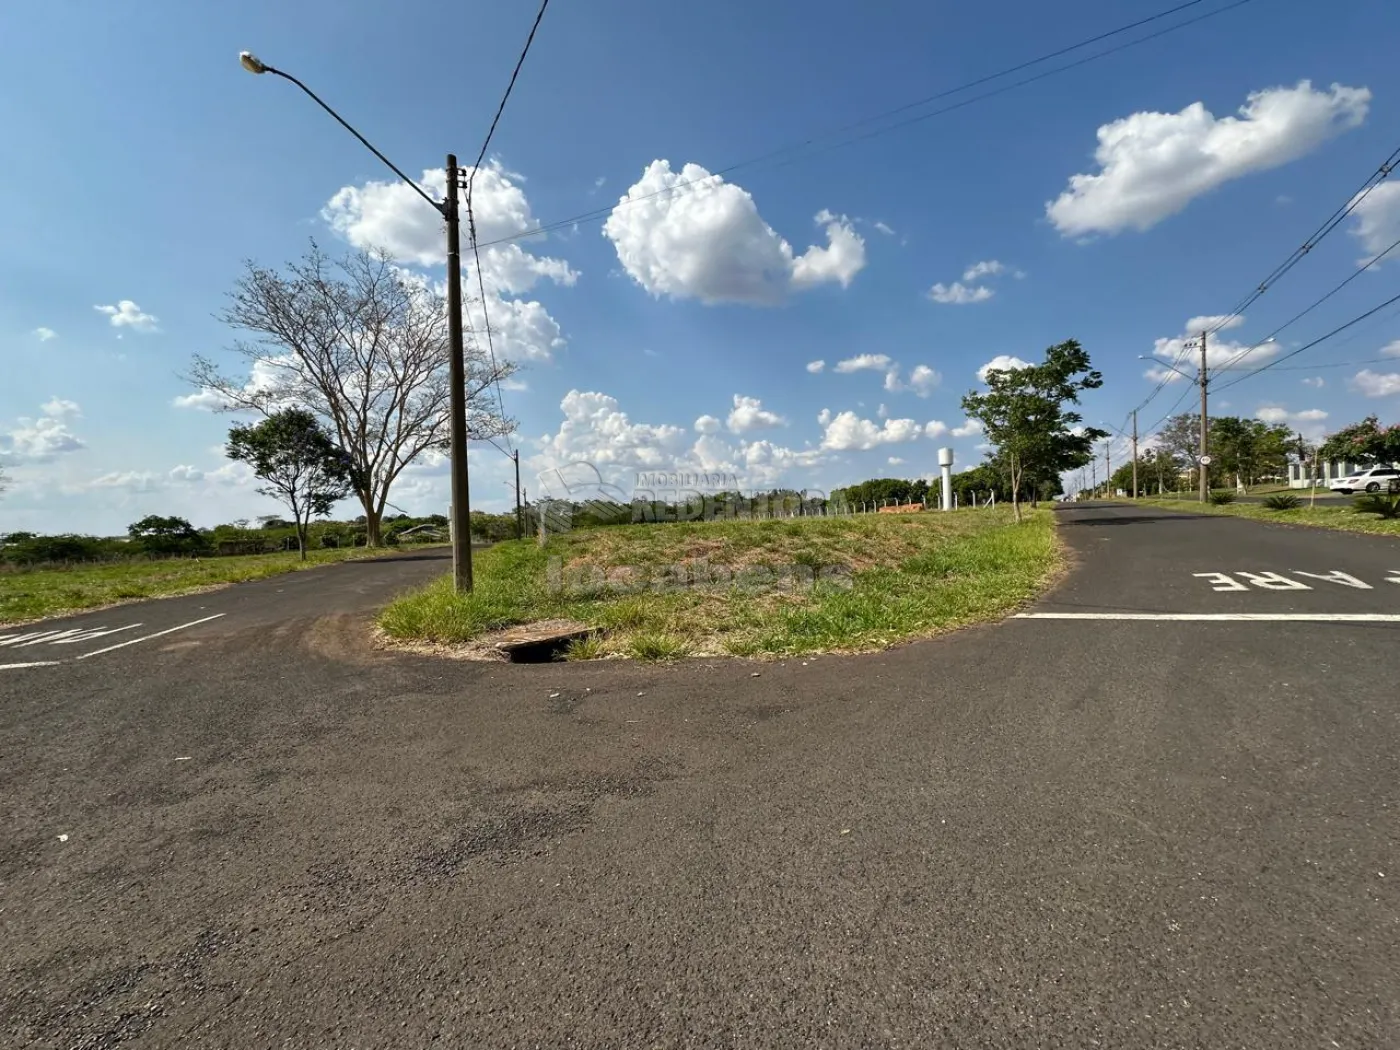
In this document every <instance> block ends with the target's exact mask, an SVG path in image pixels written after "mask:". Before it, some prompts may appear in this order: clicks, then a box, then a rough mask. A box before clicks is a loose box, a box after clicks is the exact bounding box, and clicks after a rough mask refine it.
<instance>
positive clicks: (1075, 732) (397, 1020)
mask: <svg viewBox="0 0 1400 1050" xmlns="http://www.w3.org/2000/svg"><path fill="white" fill-rule="evenodd" d="M1060 513H1061V514H1062V516H1063V525H1064V532H1063V535H1064V537H1065V539H1066V540H1067V541H1068V542H1069V544H1070V545H1071V547H1072V549H1073V551H1074V555H1075V560H1076V563H1077V564H1076V568H1075V570H1074V572H1073V573H1072V574H1071V575H1070V576H1069V577H1068V579H1067V580H1066V581H1065V582H1064V583H1063V584H1062V585H1061V586H1060V587H1059V588H1058V589H1057V590H1056V591H1055V592H1053V593H1052V594H1051V595H1050V596H1049V597H1048V598H1047V599H1046V600H1045V601H1044V602H1042V603H1041V604H1039V605H1038V606H1036V607H1034V608H1032V609H1030V610H1028V611H1027V612H1028V613H1029V614H1030V615H1033V616H1036V615H1054V616H1057V617H1075V618H1067V619H1034V618H1033V619H1015V620H1011V621H1008V622H1007V623H1005V624H1002V625H1000V626H995V627H987V628H981V629H976V630H970V631H965V632H962V633H960V634H957V635H954V636H950V637H947V638H943V639H937V640H934V641H931V642H926V643H920V644H916V645H909V646H906V647H903V648H900V649H898V650H895V651H891V652H888V653H884V654H880V655H876V656H867V657H860V658H836V657H823V658H820V659H816V660H807V661H801V660H797V661H789V662H787V663H783V664H776V663H770V664H761V665H755V664H750V663H744V662H740V661H727V660H726V661H721V660H715V661H702V662H697V663H689V664H683V665H679V666H675V667H670V668H656V667H646V666H633V665H626V664H615V663H605V664H592V665H521V666H514V665H483V664H467V663H460V662H454V661H450V660H445V659H437V658H427V657H413V656H403V655H395V654H388V653H383V652H375V651H367V650H366V649H365V648H364V645H363V630H364V626H363V625H364V621H365V617H366V615H367V612H368V610H369V608H370V607H371V606H372V605H374V604H375V603H376V602H378V601H380V600H382V599H383V597H384V596H385V595H386V594H387V593H388V592H389V591H390V590H392V589H393V586H395V585H396V583H395V581H393V580H392V579H390V578H389V577H390V576H391V575H392V573H391V569H390V566H388V565H379V567H378V569H377V570H376V569H373V568H369V566H374V565H376V564H378V563H362V564H363V565H364V566H365V567H366V573H367V575H366V577H365V578H366V580H368V579H370V576H369V574H372V573H375V572H376V571H377V572H378V573H381V574H384V575H383V576H375V577H374V579H377V580H380V583H379V584H378V585H367V586H366V588H365V590H364V592H363V593H362V594H359V595H356V594H349V593H346V591H345V590H344V589H341V590H339V591H337V592H335V593H334V596H331V594H332V590H333V589H334V588H342V585H343V584H344V582H345V581H344V580H342V579H341V578H339V577H338V576H337V575H335V574H338V573H340V572H341V571H342V570H341V568H340V567H337V568H336V569H335V570H333V571H328V572H327V573H326V574H325V575H324V577H322V576H321V574H319V573H315V572H313V573H307V574H304V576H305V578H308V579H309V581H310V585H309V586H308V587H307V589H306V590H305V591H304V592H300V593H301V596H299V597H288V594H289V592H288V591H286V590H285V589H284V591H283V593H282V595H281V596H280V597H274V596H273V595H264V596H263V597H262V599H247V598H246V595H247V593H248V592H250V591H252V589H253V588H254V587H258V586H262V585H248V587H246V588H235V589H232V590H230V591H225V592H219V593H218V594H213V595H203V596H200V598H199V600H200V601H201V602H203V603H204V607H203V608H199V607H190V608H187V609H184V610H183V611H181V612H180V614H179V615H188V616H190V618H191V619H192V620H193V619H198V618H199V617H196V616H194V615H193V614H194V613H195V612H199V613H202V614H203V615H213V614H214V613H217V612H218V611H220V610H224V609H226V608H228V610H229V611H228V615H227V616H225V617H223V618H221V619H220V620H213V621H208V622H207V623H204V624H200V625H198V626H194V627H188V628H185V629H182V630H178V631H175V632H172V633H171V634H168V635H163V636H161V637H158V638H153V639H151V640H149V641H143V642H139V643H137V644H133V645H130V646H127V647H125V648H122V649H118V650H112V651H109V652H106V653H102V654H100V655H96V656H93V657H90V658H86V659H82V660H78V659H76V658H75V657H74V658H70V657H64V658H63V659H62V662H59V663H56V664H48V663H46V662H45V663H44V666H36V667H23V668H16V669H10V670H0V793H2V794H0V797H3V799H4V809H5V812H4V823H3V831H2V832H0V922H2V923H3V944H4V951H3V953H0V1043H4V1044H5V1045H7V1046H8V1045H14V1046H37V1047H114V1046H139V1047H143V1048H144V1047H181V1048H186V1047H191V1046H198V1047H239V1048H246V1047H271V1046H279V1047H337V1048H340V1047H358V1048H365V1047H385V1048H389V1047H392V1048H396V1050H403V1048H416V1047H438V1046H441V1047H463V1046H481V1047H547V1048H551V1050H553V1048H565V1047H599V1048H602V1047H609V1048H613V1047H642V1046H645V1047H655V1046H675V1047H725V1048H731V1047H802V1048H809V1047H827V1046H831V1047H861V1048H864V1047H877V1046H879V1047H945V1046H946V1047H1037V1048H1040V1047H1074V1048H1086V1047H1104V1048H1131V1047H1202V1048H1211V1050H1216V1048H1225V1047H1230V1048H1233V1047H1247V1048H1253V1047H1259V1048H1265V1047H1267V1048H1279V1047H1310V1048H1311V1047H1324V1048H1326V1047H1333V1046H1336V1047H1343V1048H1384V1047H1393V1046H1400V892H1397V881H1400V863H1397V861H1398V860H1400V852H1397V846H1398V845H1400V819H1398V818H1400V776H1397V774H1400V689H1397V687H1396V679H1395V669H1396V667H1397V657H1396V653H1397V641H1400V623H1397V622H1396V619H1400V543H1396V542H1394V541H1387V540H1383V539H1375V538H1371V537H1363V536H1355V535H1343V534H1332V533H1326V532H1321V531H1314V530H1304V529H1291V528H1287V527H1284V526H1270V525H1261V524H1257V523H1251V522H1246V521H1241V520H1236V519H1228V518H1220V517H1200V518H1196V517H1188V516H1178V515H1170V514H1166V513H1164V512H1162V511H1156V510H1153V511H1148V510H1135V509H1129V508H1116V507H1107V506H1095V505H1076V506H1073V507H1070V508H1066V509H1064V510H1062V511H1061V512H1060ZM344 568H345V569H351V568H352V567H351V566H345V567H344ZM402 568H404V569H407V570H411V571H410V572H408V573H407V574H406V575H412V572H413V571H422V569H423V566H421V565H409V564H406V565H404V566H402ZM1305 573H1311V574H1312V575H1303V574H1305ZM1247 574H1252V575H1247ZM1342 574H1344V575H1342ZM289 579H292V578H289ZM295 579H296V580H297V583H296V584H295V585H293V586H300V585H301V583H302V579H303V578H302V577H297V578H295ZM318 580H323V581H324V582H317V581H318ZM322 588H325V590H323V589H322ZM1301 588H1307V589H1306V590H1304V589H1301ZM189 601H193V599H190V600H189ZM224 602H230V603H235V604H236V603H238V602H244V603H245V605H244V608H243V610H242V613H241V615H243V616H244V617H245V619H243V620H241V621H237V622H235V620H234V612H233V610H232V608H231V607H229V606H226V605H224V604H221V603H224ZM156 607H161V608H160V611H161V614H164V613H165V612H168V611H171V610H179V609H180V608H181V607H180V606H179V605H178V603H177V602H176V601H172V602H162V603H150V604H148V605H142V606H132V607H129V608H128V609H125V610H113V611H112V612H111V613H109V614H97V615H96V616H95V617H93V618H84V622H87V623H95V622H98V621H101V622H102V623H106V622H107V621H108V620H110V621H111V622H112V623H113V624H117V621H119V620H121V619H122V616H117V615H115V614H116V613H121V614H122V615H123V616H124V615H126V614H130V615H132V616H134V617H137V618H139V619H141V620H143V621H144V622H149V623H150V624H151V625H155V624H157V623H158V622H160V623H164V622H166V621H163V620H158V617H157V613H156V612H155V611H153V610H154V609H155V608H156ZM254 607H256V608H254ZM1163 616H1192V617H1200V616H1217V617H1225V616H1228V617H1241V616H1270V617H1280V616H1293V617H1297V616H1306V617H1310V619H1307V620H1278V619H1273V620H1264V621H1260V620H1241V619H1216V620H1199V619H1186V620H1182V619H1161V618H1153V619H1142V618H1140V617H1163ZM1358 616H1360V617H1373V618H1375V619H1364V620H1357V619H1350V620H1348V619H1331V620H1327V619H1322V618H1323V617H1358ZM1082 617H1096V618H1093V619H1085V618H1082ZM1097 617H1109V618H1106V619H1101V618H1097ZM1124 617H1129V618H1124ZM1381 617H1392V619H1389V620H1386V619H1379V618H1381ZM175 619H178V616H177V617H175ZM45 626H49V625H45ZM52 626H55V627H60V628H61V627H62V624H54V625H52ZM143 633H144V632H143ZM6 637H7V636H5V635H0V645H3V644H4V643H5V638H6ZM69 637H74V636H69ZM76 637H79V638H82V637H84V636H82V635H79V636H76ZM109 637H111V638H123V637H124V636H123V635H113V636H109ZM61 640H62V639H60V641H61ZM104 641H108V639H107V638H99V639H96V640H95V641H88V642H79V643H78V644H76V645H74V646H71V647H69V648H73V649H80V650H84V651H91V650H92V647H93V646H96V647H97V648H102V647H103V646H101V645H98V644H97V643H98V642H104ZM108 644H112V643H111V642H108ZM59 648H60V647H59V646H57V645H53V644H51V643H48V642H45V641H43V640H42V639H41V640H40V642H39V643H37V644H34V645H32V646H27V647H26V648H25V649H23V650H21V651H20V655H21V656H23V657H24V660H20V659H19V657H16V656H15V655H14V654H15V648H14V645H13V644H12V645H10V646H9V647H8V648H0V654H3V655H0V663H3V662H4V661H6V660H12V661H14V662H31V661H32V662H44V661H46V659H48V658H49V654H48V652H46V651H57V650H58V649H59ZM65 651H66V650H65ZM755 673H757V675H758V677H754V675H755Z"/></svg>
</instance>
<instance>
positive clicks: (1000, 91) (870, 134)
mask: <svg viewBox="0 0 1400 1050" xmlns="http://www.w3.org/2000/svg"><path fill="white" fill-rule="evenodd" d="M1251 2H1252V0H1235V2H1234V3H1232V4H1227V5H1226V6H1224V7H1221V8H1217V9H1216V10H1214V11H1208V12H1206V13H1205V14H1202V15H1197V16H1196V17H1195V18H1188V19H1187V20H1186V21H1184V22H1178V23H1177V24H1175V25H1171V26H1167V27H1166V28H1165V29H1159V30H1157V31H1156V32H1155V33H1149V34H1147V35H1146V36H1143V37H1138V38H1137V39H1136V40H1129V41H1127V42H1126V43H1122V44H1118V45H1116V46H1114V47H1110V48H1106V49H1104V50H1103V51H1097V52H1095V53H1094V54H1092V55H1086V56H1085V57H1084V58H1081V59H1077V60H1075V61H1074V62H1069V63H1066V64H1065V65H1063V66H1056V67H1055V68H1054V69H1048V70H1046V71H1045V72H1044V73H1037V74H1036V75H1035V76H1032V77H1026V78H1024V79H1022V80H1017V81H1015V82H1013V83H1011V84H1007V85H1005V86H1003V87H999V88H996V89H995V90H993V91H987V92H984V93H982V94H980V95H974V96H973V97H972V98H968V99H963V100H962V101H961V102H955V103H953V104H952V105H951V106H944V107H943V108H942V109H935V110H932V111H930V112H928V113H920V114H919V115H918V116H915V117H908V118H906V119H904V120H901V121H897V122H896V123H894V124H890V125H887V126H886V127H883V128H876V129H874V130H873V131H867V132H865V133H864V134H861V135H856V136H854V137H852V138H848V139H844V140H842V141H840V142H835V143H832V144H831V145H828V146H824V147H822V149H821V150H819V151H817V152H826V151H827V150H833V149H839V148H840V147H842V146H850V145H853V144H855V143H857V142H864V141H865V140H866V139H871V138H875V137H877V136H879V135H884V134H886V133H888V132H891V131H896V130H898V129H899V128H904V127H908V126H910V125H911V124H918V123H920V122H922V121H925V120H928V119H930V118H931V117H938V116H942V115H944V114H945V113H952V112H953V111H954V110H958V109H962V108H964V107H966V106H970V105H972V104H973V103H974V102H982V101H984V100H986V99H989V98H995V97H996V96H997V95H1004V94H1005V93H1006V92H1008V91H1012V90H1014V89H1016V88H1019V87H1025V86H1026V85H1028V84H1034V83H1037V82H1038V81H1041V80H1045V79H1047V78H1049V77H1053V76H1057V75H1059V74H1060V73H1067V72H1069V71H1070V70H1071V69H1077V68H1079V67H1080V66H1084V65H1088V64H1089V63H1090V62H1096V61H1098V60H1099V59H1101V58H1107V57H1108V56H1109V55H1115V54H1117V53H1118V52H1120V51H1126V50H1127V49H1128V48H1131V47H1137V46H1138V45H1139V44H1145V43H1147V42H1148V41H1149V40H1155V39H1157V38H1158V37H1160V36H1166V35H1167V34H1168V33H1175V32H1176V31H1177V30H1178V29H1184V28H1185V27H1187V26H1190V25H1195V24H1196V23H1197V22H1203V21H1205V20H1206V19H1207V18H1214V17H1215V16H1216V15H1221V14H1224V13H1225V12H1227V11H1232V10H1234V9H1235V8H1237V7H1243V6H1244V5H1245V4H1247V3H1251ZM1156 17H1163V16H1162V15H1159V16H1156ZM1147 21H1151V19H1148V20H1147ZM1137 24H1138V25H1141V24H1142V23H1141V22H1139V23H1137ZM1107 35H1111V34H1104V35H1103V36H1107ZM1103 36H1100V37H1098V38H1097V39H1103ZM1078 46H1080V47H1082V46H1085V45H1083V44H1081V45H1078ZM1068 50H1074V48H1066V49H1064V50H1062V51H1061V52H1059V53H1060V54H1063V53H1064V51H1068ZM1031 64H1034V63H1025V64H1023V65H1022V66H1021V67H1020V68H1022V69H1024V68H1026V66H1027V65H1031ZM1003 75H1005V74H1003ZM988 79H992V78H983V80H982V81H980V82H981V83H985V82H986V81H987V80H988ZM963 90H965V88H964V89H963ZM952 93H954V92H951V91H950V92H944V93H943V96H934V97H944V96H946V95H948V94H952ZM921 104H922V103H915V104H914V105H921ZM906 108H907V107H906ZM886 115H888V114H886ZM878 119H883V118H871V120H872V121H873V120H878ZM869 122H870V121H867V122H866V123H869ZM814 155H815V154H808V155H807V157H802V158H798V159H801V160H806V159H809V158H810V157H812V156H814ZM792 163H796V161H795V160H793V161H784V164H792Z"/></svg>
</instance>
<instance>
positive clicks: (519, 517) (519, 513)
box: [510, 449, 525, 540]
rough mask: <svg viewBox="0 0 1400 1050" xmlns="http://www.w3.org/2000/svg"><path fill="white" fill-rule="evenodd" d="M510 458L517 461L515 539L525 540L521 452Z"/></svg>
mask: <svg viewBox="0 0 1400 1050" xmlns="http://www.w3.org/2000/svg"><path fill="white" fill-rule="evenodd" d="M510 458H511V459H513V460H515V538H516V539H517V540H522V539H524V538H525V513H524V511H523V510H522V509H521V506H520V493H521V488H520V450H519V449H516V450H515V451H514V452H512V453H511V455H510Z"/></svg>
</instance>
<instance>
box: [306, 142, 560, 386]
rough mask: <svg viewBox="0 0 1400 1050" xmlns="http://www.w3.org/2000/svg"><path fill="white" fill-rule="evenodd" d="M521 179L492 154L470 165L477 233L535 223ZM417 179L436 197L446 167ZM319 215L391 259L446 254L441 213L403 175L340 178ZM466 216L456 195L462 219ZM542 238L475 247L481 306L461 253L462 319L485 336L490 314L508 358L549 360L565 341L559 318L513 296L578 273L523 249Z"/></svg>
mask: <svg viewBox="0 0 1400 1050" xmlns="http://www.w3.org/2000/svg"><path fill="white" fill-rule="evenodd" d="M469 171H470V169H466V172H469ZM464 174H465V172H464ZM521 181H522V180H521V177H520V176H519V175H515V174H513V173H511V172H509V171H507V170H506V169H505V168H504V167H502V166H501V165H500V163H499V162H496V161H492V162H490V163H488V164H485V165H483V166H482V167H481V168H480V169H479V170H478V171H477V173H476V177H475V180H474V182H473V185H472V212H473V215H474V216H475V219H476V232H477V239H478V241H481V242H489V241H493V240H498V239H500V238H503V237H514V236H517V235H519V234H521V233H524V232H525V231H527V230H531V229H534V228H535V227H536V226H537V225H538V223H537V222H536V220H535V216H534V214H533V213H532V212H531V210H530V203H529V201H528V199H527V198H526V196H525V191H524V189H522V187H521V185H520V183H521ZM419 185H420V186H422V188H423V189H424V190H425V192H427V194H428V195H429V196H430V197H432V198H433V199H434V200H437V199H440V198H441V197H442V195H443V192H444V190H445V188H446V185H447V173H446V172H445V171H444V169H442V168H429V169H427V170H425V171H424V172H423V177H422V179H421V180H420V182H419ZM321 217H322V218H323V219H324V220H325V221H326V222H327V223H328V224H329V225H330V227H331V229H332V230H334V231H335V232H336V233H337V234H339V235H340V236H341V237H343V238H345V240H346V241H348V242H349V243H350V244H351V245H353V246H354V247H356V248H361V249H383V250H384V251H386V252H388V253H389V255H390V256H391V257H392V258H394V259H395V260H397V261H399V262H401V263H406V264H409V265H413V266H420V267H437V266H442V265H443V264H444V263H445V261H446V257H445V254H444V253H445V246H444V240H443V233H442V218H441V216H440V215H438V214H437V213H436V212H435V211H434V210H433V209H432V208H430V207H428V205H427V203H426V202H425V201H424V200H423V198H422V197H420V196H419V195H418V194H417V193H415V192H414V191H413V189H412V187H410V186H408V185H406V184H404V183H402V182H376V181H370V182H367V183H365V184H364V185H363V186H344V187H342V188H341V189H340V190H338V191H337V192H336V193H335V195H334V196H332V197H331V199H330V200H329V201H328V202H327V203H326V206H325V207H324V208H323V209H322V210H321ZM466 220H467V216H466V205H465V203H463V205H462V222H463V224H465V223H466ZM463 236H464V237H465V236H466V234H465V233H464V234H463ZM542 240H543V237H542V236H536V237H528V238H524V239H523V240H521V241H513V242H510V243H507V244H488V245H487V246H486V247H484V248H482V249H481V250H480V255H481V282H482V284H484V286H485V288H486V303H485V305H484V307H483V304H482V303H481V302H480V293H479V289H478V287H477V274H476V269H475V265H476V264H475V261H474V260H473V258H472V257H471V254H470V253H465V254H464V257H463V260H462V269H463V276H462V282H463V302H464V304H465V306H464V310H465V313H466V315H467V323H468V325H469V326H470V327H471V330H472V331H473V332H474V333H480V334H479V335H478V338H480V339H483V340H484V338H485V336H484V333H485V330H486V322H487V320H488V319H489V320H490V323H491V334H492V339H493V342H494V344H495V349H496V353H497V354H498V355H499V356H502V357H505V358H506V359H508V360H512V361H530V360H535V361H541V360H548V359H549V358H550V357H551V355H552V353H553V351H554V350H557V349H559V348H560V347H562V346H563V345H564V339H563V335H562V332H561V330H560V327H559V323H558V322H557V321H556V320H555V319H554V318H553V317H551V316H550V314H549V312H548V310H546V309H545V307H544V305H543V304H541V303H540V302H538V301H535V300H533V299H521V298H515V297H516V296H520V295H523V294H524V293H526V292H528V291H530V290H531V289H532V288H534V287H535V285H536V284H538V283H539V282H540V281H541V280H546V281H551V282H553V283H554V284H556V285H561V286H563V287H572V286H573V285H574V284H575V283H576V282H577V281H578V277H579V275H578V271H576V270H574V269H573V267H571V266H570V265H569V263H568V262H566V261H565V260H563V259H558V258H553V257H550V256H546V255H537V254H534V253H533V252H531V251H529V250H527V247H526V246H528V245H533V244H538V243H539V242H540V241H542ZM438 290H439V291H443V292H445V290H446V286H445V284H439V288H438Z"/></svg>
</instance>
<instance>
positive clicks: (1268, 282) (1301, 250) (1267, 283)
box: [1208, 148, 1400, 335]
mask: <svg viewBox="0 0 1400 1050" xmlns="http://www.w3.org/2000/svg"><path fill="white" fill-rule="evenodd" d="M1397 161H1400V148H1397V149H1396V150H1395V151H1394V152H1393V153H1391V155H1390V156H1388V157H1387V158H1386V159H1385V161H1384V162H1383V163H1382V164H1381V166H1380V167H1379V168H1377V169H1376V170H1375V171H1374V172H1373V173H1372V174H1371V175H1370V177H1368V178H1367V179H1366V181H1365V182H1363V183H1362V184H1361V188H1360V189H1359V190H1357V191H1356V192H1355V193H1353V194H1352V195H1351V196H1350V197H1348V198H1347V203H1345V204H1343V205H1342V206H1341V207H1340V208H1338V209H1337V210H1336V211H1334V212H1333V213H1332V214H1331V215H1329V216H1328V217H1327V219H1326V221H1325V222H1323V224H1322V225H1321V226H1319V227H1318V228H1317V230H1316V231H1315V232H1314V233H1313V235H1312V236H1311V237H1309V238H1308V239H1307V240H1306V241H1304V242H1303V244H1302V245H1301V246H1300V247H1298V248H1295V249H1294V250H1293V253H1292V254H1291V255H1289V256H1288V258H1286V259H1285V260H1284V261H1283V262H1281V263H1279V265H1278V266H1276V267H1274V269H1273V271H1272V272H1271V273H1270V274H1269V276H1267V277H1265V278H1264V280H1263V281H1261V282H1260V283H1259V285H1258V286H1257V287H1256V288H1255V289H1254V290H1253V291H1252V292H1250V293H1249V294H1248V295H1246V296H1245V297H1244V299H1242V300H1241V301H1240V303H1239V305H1237V306H1236V307H1235V308H1234V309H1233V310H1231V311H1230V312H1229V313H1228V314H1226V315H1224V316H1223V317H1221V318H1220V319H1218V320H1217V321H1216V323H1215V325H1214V327H1212V328H1210V329H1208V331H1209V333H1210V334H1211V335H1214V334H1215V333H1216V332H1219V331H1220V330H1221V329H1223V328H1224V327H1225V326H1226V325H1228V324H1229V323H1230V322H1231V321H1233V320H1234V319H1235V318H1236V317H1239V316H1240V314H1242V313H1244V311H1245V310H1247V309H1249V307H1251V306H1252V305H1254V303H1256V302H1257V301H1258V300H1259V298H1260V297H1261V296H1263V294H1264V293H1265V292H1267V291H1268V290H1269V288H1270V287H1272V286H1273V284H1274V282H1276V281H1277V280H1278V279H1279V278H1280V277H1282V276H1283V275H1284V274H1286V273H1288V271H1289V270H1291V269H1293V267H1295V266H1297V265H1298V263H1300V262H1301V261H1302V260H1303V257H1304V256H1306V255H1307V254H1308V253H1309V252H1311V251H1312V250H1313V249H1314V248H1316V247H1317V246H1318V244H1319V243H1320V242H1321V241H1322V239H1323V238H1324V237H1326V236H1327V235H1328V234H1329V233H1331V232H1332V231H1333V230H1335V229H1336V228H1337V227H1338V226H1340V225H1341V224H1342V222H1343V221H1345V219H1346V218H1347V216H1349V215H1350V214H1351V213H1352V212H1354V211H1355V210H1356V209H1357V207H1358V206H1359V205H1360V204H1361V202H1362V201H1364V200H1365V199H1366V198H1367V197H1369V196H1370V195H1371V193H1372V191H1373V190H1375V188H1376V187H1377V186H1379V185H1380V184H1381V183H1382V182H1384V181H1385V180H1386V179H1387V178H1388V177H1389V176H1390V173H1391V172H1392V171H1393V170H1395V164H1396V162H1397Z"/></svg>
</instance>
